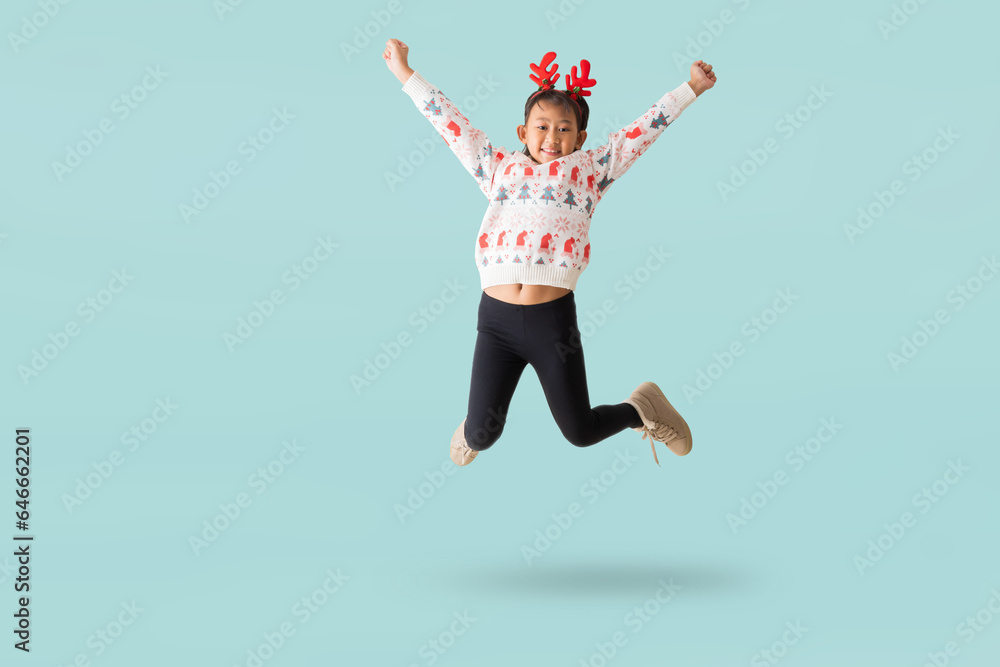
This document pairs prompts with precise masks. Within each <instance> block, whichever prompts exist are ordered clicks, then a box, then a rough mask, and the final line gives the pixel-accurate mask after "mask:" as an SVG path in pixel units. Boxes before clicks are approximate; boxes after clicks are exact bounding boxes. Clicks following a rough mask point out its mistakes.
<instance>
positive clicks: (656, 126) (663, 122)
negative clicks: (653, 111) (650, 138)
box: [649, 111, 669, 130]
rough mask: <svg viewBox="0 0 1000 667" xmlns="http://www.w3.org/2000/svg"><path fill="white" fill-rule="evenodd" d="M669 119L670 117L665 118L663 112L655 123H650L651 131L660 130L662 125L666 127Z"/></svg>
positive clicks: (655, 119)
mask: <svg viewBox="0 0 1000 667" xmlns="http://www.w3.org/2000/svg"><path fill="white" fill-rule="evenodd" d="M667 118H669V116H664V115H663V112H662V111H661V112H660V115H659V116H657V117H656V118H654V119H653V122H652V123H650V125H649V127H650V129H653V130H656V129H659V127H660V126H661V125H664V126H665V125H666V124H667Z"/></svg>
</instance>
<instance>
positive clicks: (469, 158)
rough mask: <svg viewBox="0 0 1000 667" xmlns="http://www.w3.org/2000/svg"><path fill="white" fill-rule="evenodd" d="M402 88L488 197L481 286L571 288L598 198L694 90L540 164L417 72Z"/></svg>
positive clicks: (479, 241) (585, 258) (585, 255)
mask: <svg viewBox="0 0 1000 667" xmlns="http://www.w3.org/2000/svg"><path fill="white" fill-rule="evenodd" d="M403 92H405V93H406V94H407V95H409V96H410V98H411V99H412V100H413V102H414V104H416V106H417V109H419V110H420V112H421V113H422V114H423V115H424V117H425V118H427V119H428V120H429V121H430V122H431V123H432V124H433V125H434V128H435V129H436V130H437V131H438V133H439V134H440V135H441V136H442V137H443V138H444V140H445V142H446V143H447V144H448V147H449V148H451V150H452V152H453V153H454V154H455V156H456V157H458V159H459V161H460V162H461V163H462V165H463V166H464V167H465V169H466V170H467V171H468V172H469V173H470V174H472V177H473V178H475V179H476V183H477V184H478V185H479V189H480V190H481V191H482V192H483V194H484V195H486V198H487V199H488V200H489V204H488V206H487V209H486V215H485V216H484V217H483V222H482V224H481V225H480V227H479V232H478V234H477V236H476V242H475V255H476V266H477V268H478V269H479V278H480V283H481V286H482V289H486V288H487V287H492V286H493V285H507V284H512V283H522V284H525V285H552V286H555V287H565V288H568V289H571V290H575V289H576V283H577V280H578V279H579V277H580V274H581V273H582V272H583V271H584V270H585V269H586V268H587V265H588V264H589V263H590V239H589V231H590V220H591V218H592V217H593V215H594V210H595V209H596V207H597V204H598V203H599V202H600V201H601V199H602V198H603V197H604V195H606V194H607V192H608V188H610V187H611V184H612V183H614V182H615V181H616V180H618V179H619V178H621V177H622V176H623V175H624V174H625V172H627V171H628V170H629V169H630V168H631V167H632V165H633V164H634V163H635V161H636V159H638V157H639V156H640V155H642V154H643V153H644V152H645V151H646V150H647V149H648V148H649V146H650V145H651V144H652V143H653V142H654V141H655V140H656V138H657V137H659V136H660V134H661V133H662V132H663V130H665V129H666V128H667V126H668V125H670V124H671V123H672V122H674V121H675V120H677V118H678V117H679V116H680V114H681V112H682V111H683V110H684V109H685V108H687V107H688V106H689V105H690V104H691V103H692V102H693V101H694V100H695V97H696V96H695V93H694V91H693V90H692V89H691V86H689V85H688V84H687V82H685V83H683V84H681V85H680V86H678V87H677V88H675V89H674V90H672V91H670V92H668V93H665V94H664V95H663V97H661V98H660V99H659V100H657V101H656V102H655V103H654V104H653V106H651V107H650V108H649V109H648V110H647V111H646V112H645V113H644V114H642V116H640V117H639V118H637V119H636V120H635V121H633V122H632V123H630V124H629V125H626V126H625V127H623V128H622V129H620V130H618V131H617V132H615V133H612V134H610V135H608V141H607V143H605V144H604V145H603V146H600V147H598V148H593V149H590V150H577V151H574V152H573V153H570V154H569V155H565V156H561V157H559V158H557V159H555V160H552V161H550V162H545V163H538V162H536V161H535V160H534V158H532V157H531V156H529V155H525V154H524V153H523V152H521V151H512V150H508V149H507V148H505V147H503V146H497V147H494V146H493V144H492V143H491V142H490V141H489V139H488V138H487V137H486V134H485V133H484V132H482V131H481V130H478V129H476V128H474V127H472V126H471V125H470V124H469V121H468V119H466V117H465V116H463V115H462V113H461V112H459V110H458V109H457V108H456V107H455V105H454V104H453V103H452V102H451V100H449V99H448V98H447V97H445V95H444V93H442V92H441V90H440V89H438V88H435V87H434V86H432V85H431V84H430V83H428V82H427V81H426V80H425V79H424V78H423V77H422V76H420V73H419V72H416V71H414V72H413V74H411V75H410V77H409V78H408V79H407V80H406V83H405V84H403Z"/></svg>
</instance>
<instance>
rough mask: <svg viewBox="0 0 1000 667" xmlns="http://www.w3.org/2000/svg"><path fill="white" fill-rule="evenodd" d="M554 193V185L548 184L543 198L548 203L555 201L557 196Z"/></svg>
mask: <svg viewBox="0 0 1000 667" xmlns="http://www.w3.org/2000/svg"><path fill="white" fill-rule="evenodd" d="M552 193H553V189H552V186H551V185H546V186H545V190H544V191H543V192H542V200H543V201H545V202H546V203H548V202H550V201H555V200H556V198H555V196H554V195H553V194H552Z"/></svg>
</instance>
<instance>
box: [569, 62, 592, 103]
mask: <svg viewBox="0 0 1000 667" xmlns="http://www.w3.org/2000/svg"><path fill="white" fill-rule="evenodd" d="M569 74H570V75H569V76H568V77H566V83H567V84H568V87H567V88H566V92H567V93H568V94H569V96H570V97H572V98H574V99H576V96H577V95H579V96H580V97H587V96H589V95H590V91H589V90H587V88H593V87H594V85H596V84H597V81H596V80H595V79H588V78H587V77H589V76H590V61H589V60H581V61H580V76H577V75H576V66H575V65H574V66H573V67H571V68H570V70H569Z"/></svg>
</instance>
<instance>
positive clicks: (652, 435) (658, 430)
mask: <svg viewBox="0 0 1000 667" xmlns="http://www.w3.org/2000/svg"><path fill="white" fill-rule="evenodd" d="M647 435H648V436H649V446H650V448H651V449H652V450H653V460H654V461H656V465H660V459H659V458H658V457H657V456H656V445H655V442H654V441H655V440H659V441H660V442H662V443H664V444H666V443H667V442H669V441H670V440H673V439H674V438H677V437H680V436H679V434H678V433H677V431H675V430H674V428H673V427H672V426H670V424H665V423H663V422H659V423H657V424H656V425H655V426H654V427H653V428H652V429H650V428H649V427H648V426H646V424H643V425H642V439H643V440H646V439H647V438H646V436H647Z"/></svg>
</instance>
